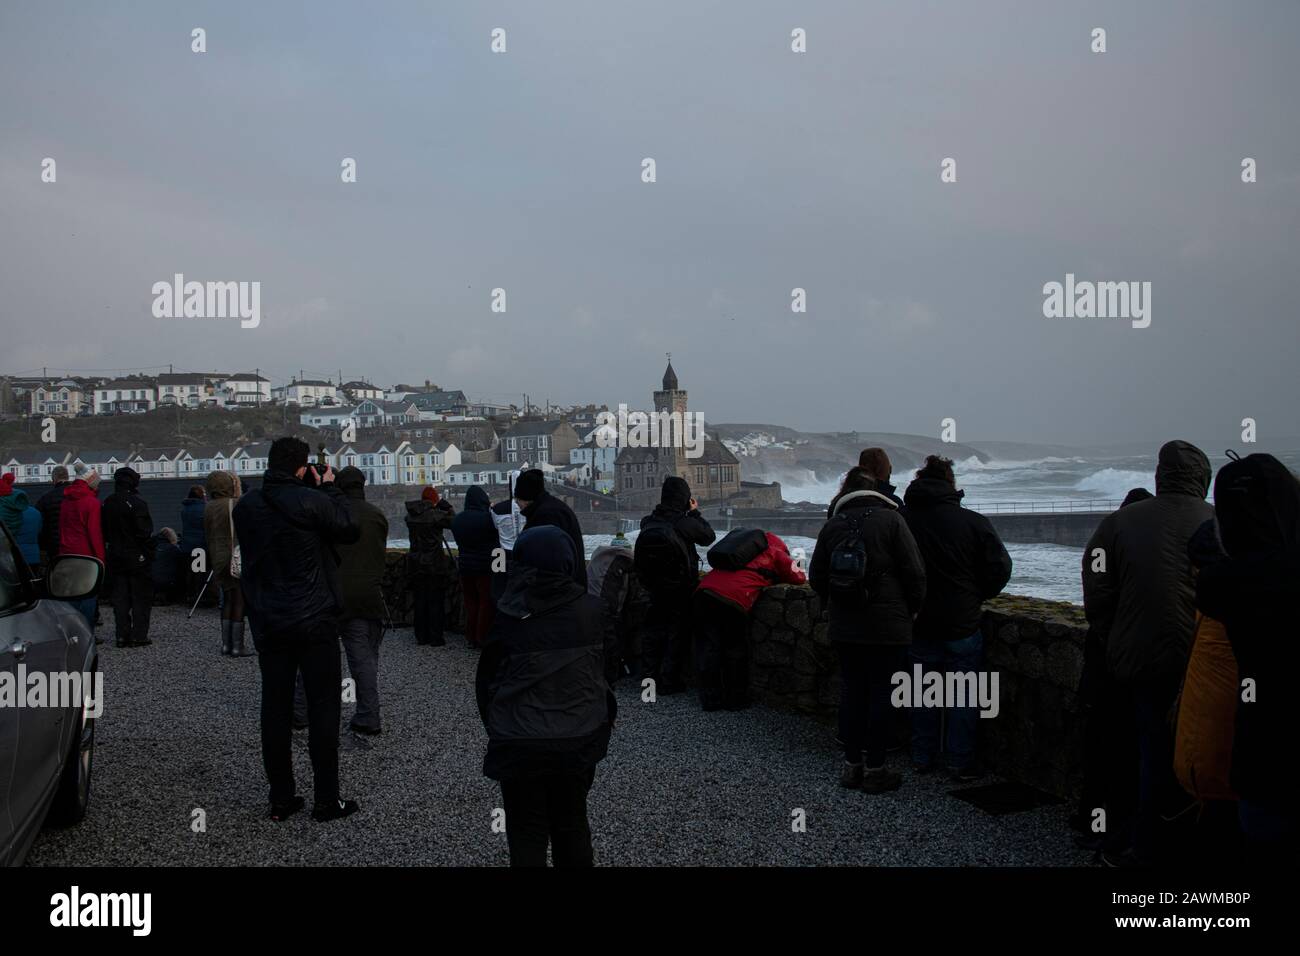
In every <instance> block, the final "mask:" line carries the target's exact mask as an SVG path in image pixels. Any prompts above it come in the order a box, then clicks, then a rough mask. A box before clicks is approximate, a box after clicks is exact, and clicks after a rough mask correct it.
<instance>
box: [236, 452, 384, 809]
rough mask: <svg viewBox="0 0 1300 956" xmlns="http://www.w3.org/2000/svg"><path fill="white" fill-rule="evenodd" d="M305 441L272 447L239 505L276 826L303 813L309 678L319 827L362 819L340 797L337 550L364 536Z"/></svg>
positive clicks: (243, 575)
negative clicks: (300, 720) (300, 741)
mask: <svg viewBox="0 0 1300 956" xmlns="http://www.w3.org/2000/svg"><path fill="white" fill-rule="evenodd" d="M310 451H311V449H310V447H309V446H308V445H307V443H306V442H304V441H300V440H299V439H297V438H290V437H285V438H277V439H276V440H275V441H274V442H272V443H271V451H270V455H269V457H268V460H267V464H268V465H269V466H270V467H269V468H268V469H267V471H266V474H265V476H264V477H263V479H262V487H261V488H259V489H257V490H256V491H251V492H249V493H247V494H245V495H244V496H243V497H241V498H240V499H239V504H237V505H236V506H235V510H234V522H235V536H236V538H238V541H239V547H240V552H241V563H242V570H241V575H240V585H241V588H242V590H243V593H244V602H245V604H246V605H247V609H248V617H249V619H250V620H251V622H252V624H253V632H254V643H255V644H256V646H257V652H258V662H259V664H260V666H261V670H262V762H263V764H264V766H265V767H266V777H267V781H268V782H269V783H270V786H271V819H272V820H276V821H280V820H283V819H285V818H286V817H288V816H289V815H291V814H293V813H295V812H297V811H298V810H301V809H302V807H303V805H304V801H303V798H302V797H299V796H297V795H296V794H295V784H294V779H293V752H292V746H293V743H292V740H293V693H294V683H295V680H296V678H297V675H298V673H299V672H300V671H301V673H302V680H303V685H304V687H305V689H306V692H307V713H308V721H309V726H310V730H309V736H308V751H309V752H310V754H311V765H312V776H313V778H314V782H315V791H316V794H315V795H316V805H315V807H314V809H313V810H312V817H313V818H314V819H315V820H317V821H320V822H324V821H326V820H335V819H338V818H340V817H346V816H349V815H351V814H352V813H355V812H356V810H357V809H358V807H357V802H356V801H355V800H341V799H339V718H340V710H341V701H340V694H339V687H340V685H341V684H342V669H341V665H340V662H339V620H340V615H341V612H342V605H343V601H342V595H341V592H340V590H339V585H338V580H337V564H338V558H337V555H336V553H335V551H334V545H336V544H351V543H353V542H355V541H356V540H357V539H358V538H359V537H360V531H359V529H358V527H357V525H356V523H355V522H354V521H353V520H352V516H351V513H350V512H349V510H348V507H347V503H346V498H345V497H344V495H343V492H342V491H340V490H339V489H338V488H336V487H335V486H334V472H333V470H332V469H331V468H330V467H329V466H327V465H324V466H322V465H311V464H308V461H307V458H308V455H309V453H310Z"/></svg>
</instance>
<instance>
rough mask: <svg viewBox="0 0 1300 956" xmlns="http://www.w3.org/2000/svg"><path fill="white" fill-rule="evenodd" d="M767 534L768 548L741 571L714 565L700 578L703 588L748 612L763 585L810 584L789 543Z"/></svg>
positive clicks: (769, 533)
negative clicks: (787, 544)
mask: <svg viewBox="0 0 1300 956" xmlns="http://www.w3.org/2000/svg"><path fill="white" fill-rule="evenodd" d="M765 534H766V535H767V550H766V551H764V552H762V553H761V554H759V556H758V557H756V558H755V559H754V560H753V561H750V562H749V564H747V565H745V566H744V567H743V568H741V569H740V570H739V571H723V570H721V569H719V568H714V569H713V570H712V571H710V572H709V573H708V574H706V575H704V577H703V578H701V579H700V588H701V589H702V590H705V591H712V592H713V593H714V594H716V595H718V596H719V597H722V598H725V599H726V600H728V601H730V602H731V603H732V604H735V605H737V606H738V607H739V608H740V609H741V610H742V611H744V612H745V613H746V614H748V613H749V611H750V609H751V608H752V607H753V606H754V602H755V601H757V600H758V596H759V594H761V593H762V591H763V588H765V587H768V586H769V585H773V584H807V583H808V578H807V577H806V576H805V575H804V573H803V572H802V571H800V570H799V569H798V568H796V567H795V566H794V561H793V560H792V559H791V558H790V549H789V548H787V547H786V546H785V542H784V541H782V540H781V539H780V538H778V537H777V536H776V535H774V534H773V533H772V532H770V531H768V532H765Z"/></svg>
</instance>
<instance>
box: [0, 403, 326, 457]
mask: <svg viewBox="0 0 1300 956" xmlns="http://www.w3.org/2000/svg"><path fill="white" fill-rule="evenodd" d="M55 421H56V427H57V431H56V440H55V442H54V444H55V445H57V446H58V447H60V448H76V449H83V448H96V449H99V448H105V449H118V448H121V449H125V448H128V447H130V446H131V445H143V446H145V447H148V448H157V447H169V446H173V445H234V444H248V443H251V442H256V441H264V440H267V439H271V438H275V437H277V436H279V435H286V434H292V435H298V436H300V437H302V438H304V439H305V440H307V441H313V440H314V439H315V438H316V437H317V436H318V434H319V432H318V431H317V430H316V429H314V428H311V427H308V426H307V425H302V424H299V422H298V415H297V410H296V409H289V410H286V409H285V408H284V406H267V407H265V408H248V409H238V410H226V409H221V408H192V409H190V408H187V409H176V408H168V409H154V410H153V411H151V412H145V413H144V414H141V415H112V416H96V417H94V418H58V419H55ZM42 444H43V443H42V442H41V423H40V421H39V420H33V419H25V420H23V421H17V422H5V423H3V424H0V449H3V450H6V451H14V450H17V449H24V448H39V447H41V445H42Z"/></svg>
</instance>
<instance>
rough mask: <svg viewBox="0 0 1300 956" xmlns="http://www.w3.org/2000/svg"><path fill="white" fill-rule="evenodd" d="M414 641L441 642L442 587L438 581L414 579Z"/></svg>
mask: <svg viewBox="0 0 1300 956" xmlns="http://www.w3.org/2000/svg"><path fill="white" fill-rule="evenodd" d="M413 611H414V617H415V621H414V624H415V643H417V644H441V643H442V642H443V638H442V628H443V621H442V618H443V588H442V585H441V584H440V583H434V582H431V581H416V582H415V591H414V607H413Z"/></svg>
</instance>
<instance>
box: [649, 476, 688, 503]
mask: <svg viewBox="0 0 1300 956" xmlns="http://www.w3.org/2000/svg"><path fill="white" fill-rule="evenodd" d="M659 504H660V505H661V506H662V507H664V508H667V509H668V510H670V511H690V510H691V486H690V485H688V484H687V483H686V479H685V478H679V477H678V476H677V475H669V476H668V477H667V478H665V479H664V487H663V490H662V491H661V492H660V493H659ZM655 510H658V509H655Z"/></svg>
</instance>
